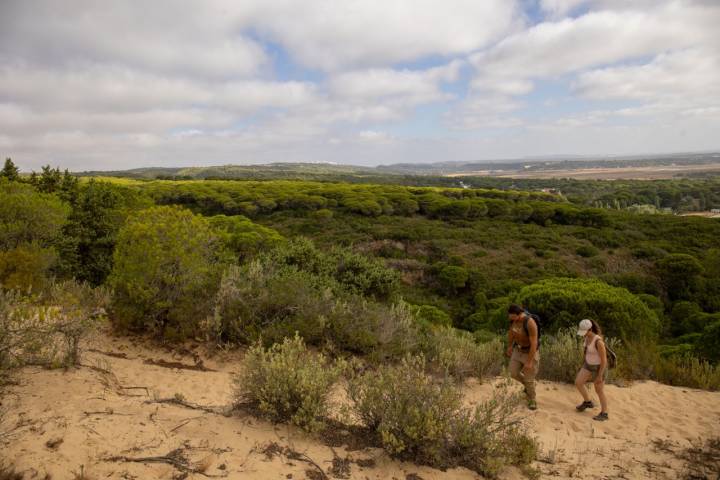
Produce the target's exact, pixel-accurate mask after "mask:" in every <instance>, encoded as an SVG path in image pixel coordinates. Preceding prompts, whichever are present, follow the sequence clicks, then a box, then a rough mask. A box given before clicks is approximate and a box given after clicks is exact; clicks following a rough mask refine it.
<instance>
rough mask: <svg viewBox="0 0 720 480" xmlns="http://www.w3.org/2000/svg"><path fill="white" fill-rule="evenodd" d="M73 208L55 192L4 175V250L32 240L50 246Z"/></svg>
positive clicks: (0, 202)
mask: <svg viewBox="0 0 720 480" xmlns="http://www.w3.org/2000/svg"><path fill="white" fill-rule="evenodd" d="M69 210H70V209H69V207H68V206H67V204H65V203H64V202H62V201H61V200H59V199H58V198H57V197H56V196H54V195H49V194H44V193H38V192H36V191H35V189H34V188H32V187H31V186H29V185H25V184H22V183H18V182H8V181H6V180H4V179H0V250H8V249H12V248H17V247H18V246H20V245H25V244H29V243H37V244H39V245H41V246H48V245H49V244H50V243H51V242H52V241H53V240H54V239H55V238H56V237H57V235H58V234H59V233H60V229H61V228H62V226H63V224H64V223H65V220H66V218H67V215H68V213H69Z"/></svg>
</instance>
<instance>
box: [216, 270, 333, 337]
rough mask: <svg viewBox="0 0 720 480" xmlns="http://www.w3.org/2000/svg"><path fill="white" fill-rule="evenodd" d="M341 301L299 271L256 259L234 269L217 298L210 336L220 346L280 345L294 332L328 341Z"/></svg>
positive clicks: (309, 275) (230, 271) (223, 281)
mask: <svg viewBox="0 0 720 480" xmlns="http://www.w3.org/2000/svg"><path fill="white" fill-rule="evenodd" d="M334 302H335V297H334V295H333V294H332V291H331V290H330V289H329V288H328V287H326V286H323V285H322V282H321V279H320V278H319V277H317V276H313V275H312V274H310V273H308V272H303V271H300V270H297V269H296V268H294V267H289V266H282V265H277V264H275V263H272V262H260V261H253V262H251V263H250V264H247V265H244V266H242V267H235V266H232V267H230V268H229V269H228V270H227V271H226V272H225V273H224V275H223V278H222V280H221V282H220V288H219V289H218V292H217V294H216V296H215V301H214V314H213V320H212V322H211V325H210V328H209V330H210V333H211V334H212V337H213V339H214V340H215V341H217V342H220V343H226V342H228V343H244V344H247V343H253V342H255V341H257V340H259V339H260V338H262V339H263V340H264V341H265V342H267V343H268V344H271V343H273V342H279V341H281V340H282V339H283V338H284V337H286V336H292V335H293V333H294V332H296V331H298V332H300V335H301V336H302V337H303V338H304V339H305V340H306V341H307V342H309V343H313V344H318V343H320V341H321V340H322V339H323V338H324V334H325V331H324V329H325V326H326V320H327V315H328V314H329V312H330V311H331V309H332V305H333V304H334Z"/></svg>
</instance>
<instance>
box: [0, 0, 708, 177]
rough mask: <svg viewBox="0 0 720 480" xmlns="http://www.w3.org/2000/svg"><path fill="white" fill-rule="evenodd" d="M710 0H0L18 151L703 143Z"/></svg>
mask: <svg viewBox="0 0 720 480" xmlns="http://www.w3.org/2000/svg"><path fill="white" fill-rule="evenodd" d="M718 25H720V0H684V1H683V0H443V1H441V0H303V1H297V0H243V1H241V2H239V1H236V0H195V1H190V0H187V1H186V0H173V1H170V0H153V1H144V0H143V1H139V0H137V1H136V0H125V1H122V2H97V1H93V0H66V1H62V2H59V1H57V0H0V155H2V156H4V157H11V158H12V159H13V161H14V162H15V163H16V164H17V165H19V166H20V168H21V170H24V171H29V170H39V168H40V166H42V165H45V164H50V165H52V166H59V167H61V168H63V169H64V168H68V169H70V170H73V171H79V170H111V169H129V168H136V167H143V166H146V167H147V166H203V165H224V164H258V163H269V162H334V163H341V164H354V165H368V166H370V165H378V164H391V163H409V162H412V163H427V162H441V161H483V160H494V159H508V158H525V157H537V156H551V155H591V156H595V155H628V154H648V153H671V152H688V151H708V150H720V30H718Z"/></svg>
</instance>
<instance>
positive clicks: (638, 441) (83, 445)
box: [0, 335, 720, 480]
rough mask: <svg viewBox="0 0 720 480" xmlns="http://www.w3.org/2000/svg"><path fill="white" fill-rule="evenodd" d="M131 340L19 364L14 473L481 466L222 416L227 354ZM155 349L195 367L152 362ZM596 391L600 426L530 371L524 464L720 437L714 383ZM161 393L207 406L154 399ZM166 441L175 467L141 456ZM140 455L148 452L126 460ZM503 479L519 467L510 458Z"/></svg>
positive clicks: (387, 471)
mask: <svg viewBox="0 0 720 480" xmlns="http://www.w3.org/2000/svg"><path fill="white" fill-rule="evenodd" d="M132 342H137V341H135V340H132V339H129V338H113V337H108V336H104V335H103V336H100V337H99V338H97V339H96V340H95V341H94V350H96V351H87V352H86V353H85V355H84V358H83V364H84V365H86V366H85V367H81V368H79V369H76V370H71V371H67V372H65V371H62V370H43V369H39V368H34V367H33V368H26V369H24V370H23V371H22V372H21V373H20V375H19V376H18V379H19V380H20V382H19V385H16V386H13V387H11V388H10V391H9V394H8V395H7V396H6V398H5V399H4V401H3V403H4V405H3V406H4V408H6V409H7V410H8V412H7V413H6V415H5V418H4V420H3V422H2V425H0V452H2V453H1V454H0V458H2V459H4V460H5V461H6V462H8V461H9V462H12V463H14V464H15V466H16V468H17V469H18V471H23V472H25V475H26V478H44V476H45V474H50V475H51V476H52V478H53V479H54V480H63V479H73V478H76V476H75V474H80V473H81V471H82V472H83V473H84V475H85V478H91V479H101V478H110V479H150V478H167V479H172V478H205V476H211V477H212V476H223V477H226V478H230V479H235V478H237V479H244V478H257V479H266V478H267V479H290V478H294V479H303V478H310V479H316V478H323V477H322V476H320V471H319V469H322V470H323V472H324V473H325V474H327V476H328V478H353V479H393V478H395V479H398V480H404V479H418V478H422V479H472V478H479V477H478V475H476V474H474V473H473V472H470V471H468V470H465V469H456V470H451V471H447V472H441V471H439V470H435V469H432V468H428V467H421V466H416V465H413V464H408V463H403V462H398V461H394V460H392V459H390V458H388V457H387V456H386V455H385V454H384V453H383V452H382V451H381V450H379V449H372V448H364V449H360V450H353V451H350V450H349V449H348V448H347V447H336V448H331V447H329V446H326V445H324V444H323V443H322V442H321V441H319V440H317V439H313V438H312V437H310V436H308V435H306V434H304V433H303V432H301V431H299V430H297V429H295V428H291V427H287V426H283V425H272V424H269V423H267V422H264V421H260V420H257V419H255V418H252V417H249V416H247V415H242V414H237V413H235V414H233V415H232V416H227V417H226V416H224V415H223V414H222V413H223V412H225V411H226V410H227V406H228V405H229V403H230V400H231V393H232V389H233V387H232V378H231V377H232V372H233V371H236V370H237V369H238V368H239V365H240V363H239V358H240V356H239V354H221V355H214V356H213V357H212V359H208V358H206V357H204V356H203V357H202V360H201V356H200V355H198V354H197V353H193V352H190V351H188V352H185V354H179V353H171V352H163V351H161V350H158V349H157V348H153V349H151V348H148V347H143V346H137V345H132V344H131V343H132ZM92 347H93V346H91V348H92ZM122 357H125V358H122ZM158 361H160V363H162V361H164V362H179V363H182V364H183V365H188V366H194V365H201V366H202V368H198V369H197V370H190V369H185V368H176V367H177V366H178V365H175V366H173V365H172V364H168V363H165V364H163V365H157V364H153V363H158ZM199 362H202V363H199ZM91 367H92V368H91ZM103 370H107V371H109V372H111V373H107V372H104V371H103ZM127 387H142V388H127ZM465 389H466V393H467V399H468V402H470V403H472V402H475V401H478V400H482V399H483V398H486V397H487V396H488V395H489V393H490V392H491V391H492V389H493V385H492V384H491V383H486V384H479V383H478V382H476V381H472V380H471V381H469V382H467V384H466V385H465ZM608 390H609V391H608V394H609V397H610V399H611V401H612V404H611V421H610V422H607V423H602V424H599V423H597V422H593V421H592V420H591V416H592V413H591V412H586V413H584V414H578V413H576V412H575V411H574V409H573V405H574V404H575V403H577V402H578V394H577V393H576V392H574V390H573V387H571V386H568V385H559V384H553V383H541V385H540V387H539V390H538V395H539V406H540V409H539V410H538V411H536V412H532V413H529V415H528V422H530V424H531V425H532V428H533V430H534V431H535V432H536V433H537V436H538V439H539V440H540V442H541V446H542V454H541V460H542V461H539V462H537V465H536V466H537V467H538V468H539V469H540V470H541V471H542V472H543V477H553V478H573V477H574V478H668V479H674V478H677V472H678V470H679V469H680V468H681V465H682V463H681V462H680V461H679V460H677V459H675V457H674V456H673V455H672V454H670V453H669V452H667V451H664V450H663V449H658V448H657V447H656V446H653V440H656V439H661V440H664V441H667V442H668V443H667V445H672V446H673V448H679V447H682V446H688V445H689V444H690V441H692V440H694V439H697V438H698V437H708V436H710V435H716V436H717V435H720V393H710V392H703V391H697V390H692V389H685V388H675V387H668V386H664V385H659V384H656V383H653V382H647V383H639V384H636V385H633V386H632V387H629V388H618V387H613V386H610V387H609V388H608ZM178 394H179V395H180V397H176V395H178ZM166 398H181V399H182V400H183V401H185V402H187V403H191V404H197V405H203V406H209V407H213V408H211V410H216V411H217V413H215V412H205V411H200V410H193V409H190V408H186V407H184V406H182V405H178V404H171V403H156V400H158V399H166ZM268 446H271V447H272V448H268ZM178 449H180V450H178ZM173 451H175V452H176V453H175V454H174V455H175V456H172V455H171V456H170V457H171V458H173V459H175V461H176V462H177V465H178V466H172V465H169V464H167V463H158V462H157V461H153V460H157V459H153V458H152V457H158V456H168V454H169V453H171V452H173ZM141 458H145V459H146V460H145V461H143V462H135V461H130V460H133V459H136V460H137V459H141ZM183 466H186V467H190V468H192V469H204V475H201V474H187V473H183ZM504 478H506V479H515V478H523V477H522V475H521V474H520V472H518V471H516V470H514V469H509V470H508V471H506V472H505V474H504Z"/></svg>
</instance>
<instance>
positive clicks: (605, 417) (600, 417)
mask: <svg viewBox="0 0 720 480" xmlns="http://www.w3.org/2000/svg"><path fill="white" fill-rule="evenodd" d="M593 420H597V421H598V422H606V421H608V420H610V418H608V414H607V412H600V413H598V414H597V415H595V416H594V417H593Z"/></svg>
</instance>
